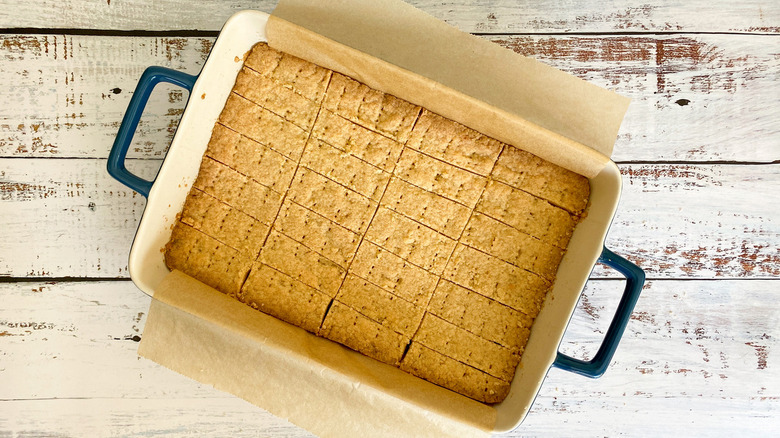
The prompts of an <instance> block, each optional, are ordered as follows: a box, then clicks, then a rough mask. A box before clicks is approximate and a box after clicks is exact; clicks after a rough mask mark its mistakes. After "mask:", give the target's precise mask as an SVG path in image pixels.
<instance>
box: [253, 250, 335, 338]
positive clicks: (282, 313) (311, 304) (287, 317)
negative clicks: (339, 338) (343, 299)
mask: <svg viewBox="0 0 780 438" xmlns="http://www.w3.org/2000/svg"><path fill="white" fill-rule="evenodd" d="M239 299H240V300H241V301H243V302H245V303H247V304H249V305H250V306H252V307H254V308H255V309H257V310H260V311H262V312H265V313H267V314H269V315H272V316H275V317H277V318H279V319H281V320H282V321H286V322H289V323H290V324H293V325H296V326H298V327H301V328H302V329H305V330H308V331H310V332H312V333H317V330H319V328H320V324H321V323H322V320H323V319H324V318H325V311H326V310H327V308H328V305H329V304H330V301H331V298H330V297H329V296H327V295H325V294H324V293H322V292H320V291H318V290H317V289H314V288H313V287H311V286H308V285H306V284H304V283H302V282H300V281H298V280H296V279H294V278H292V277H290V276H289V275H287V274H285V273H283V272H281V271H278V270H276V269H273V268H271V267H269V266H267V265H264V264H262V263H255V264H254V266H253V267H252V271H251V272H250V273H249V277H248V278H247V279H246V282H245V283H244V286H243V287H242V288H241V293H240V295H239Z"/></svg>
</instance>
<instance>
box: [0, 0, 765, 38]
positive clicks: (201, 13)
mask: <svg viewBox="0 0 780 438" xmlns="http://www.w3.org/2000/svg"><path fill="white" fill-rule="evenodd" d="M407 2H408V3H410V4H412V5H414V6H416V7H417V8H420V9H422V10H423V11H425V12H427V13H429V14H431V15H433V16H434V17H436V18H438V19H440V20H444V21H446V22H448V23H450V24H452V25H453V26H455V27H458V28H459V29H461V30H464V31H466V32H492V33H545V32H556V33H557V32H599V33H609V32H761V33H778V32H780V27H778V26H777V23H778V22H779V21H780V9H778V7H777V5H776V4H774V3H772V2H768V1H761V0H746V1H741V2H733V1H727V0H716V1H703V0H696V1H687V2H678V1H673V0H660V1H654V2H648V1H646V0H605V1H599V2H595V3H594V2H593V1H592V0H554V1H546V2H537V1H530V0H523V1H513V0H478V1H467V0H458V1H446V2H442V1H437V0H408V1H407ZM276 3H277V2H276V1H275V0H255V1H247V0H244V1H233V2H229V3H226V2H223V1H219V0H206V1H199V2H193V3H192V4H190V5H188V7H187V8H182V7H181V4H180V3H179V2H178V1H176V0H157V1H155V0H137V1H133V2H128V1H119V0H113V1H112V0H106V1H103V2H91V1H88V0H64V1H60V2H57V3H56V5H55V4H54V3H53V2H52V1H51V0H35V1H31V2H27V3H26V4H25V7H24V8H19V7H16V6H17V4H16V3H14V2H13V1H12V0H3V1H2V2H0V10H4V11H7V13H6V14H4V15H3V16H2V17H0V27H3V28H18V27H22V28H80V29H116V30H135V29H144V30H192V29H197V30H211V31H217V30H219V29H220V28H221V27H222V25H223V24H225V20H227V18H228V17H230V15H232V14H233V13H235V12H238V11H240V10H242V9H257V10H261V11H265V12H269V13H270V12H271V11H272V10H273V8H274V7H275V6H276ZM704 11H706V13H703V12H704ZM96 16H99V17H100V19H99V20H97V19H95V17H96Z"/></svg>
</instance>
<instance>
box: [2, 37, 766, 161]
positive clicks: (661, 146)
mask: <svg viewBox="0 0 780 438" xmlns="http://www.w3.org/2000/svg"><path fill="white" fill-rule="evenodd" d="M490 38H491V39H492V40H493V41H495V42H497V43H499V44H501V45H503V46H505V47H508V48H510V49H512V50H515V51H516V52H518V53H521V54H523V55H526V56H531V57H534V58H537V59H540V60H542V61H543V62H546V63H549V64H550V65H553V66H554V67H556V68H560V69H562V70H564V71H568V72H570V73H572V74H574V75H577V76H579V77H581V78H583V79H586V80H589V81H591V82H593V83H595V84H598V85H601V86H604V87H606V88H609V89H612V90H614V91H616V92H618V93H621V94H624V95H626V96H629V97H631V98H632V99H633V102H632V104H631V106H630V108H629V111H628V114H627V116H626V119H625V121H624V123H623V126H622V128H621V130H620V133H619V136H618V139H617V143H616V145H615V153H614V154H613V159H614V160H615V161H618V162H620V161H708V160H718V161H747V162H756V161H760V162H772V161H775V160H778V159H780V148H778V147H777V142H778V140H777V139H778V136H780V118H777V117H773V110H774V106H775V100H776V96H777V93H778V82H777V80H776V79H777V78H778V77H780V61H779V60H778V59H777V57H776V54H775V53H774V52H775V50H774V46H773V45H772V44H771V41H772V38H774V37H768V36H755V35H751V36H733V35H732V36H724V35H679V36H668V37H667V36H611V37H610V36H608V37H601V36H580V37H569V36H547V37H543V36H532V37H513V36H491V37H490ZM212 41H213V40H212V39H209V38H160V37H104V36H62V35H43V36H17V35H5V36H0V59H2V60H3V64H2V66H0V83H4V84H8V85H7V86H6V87H2V88H0V99H2V100H3V101H6V102H15V105H8V106H4V107H3V108H1V109H0V157H101V158H102V157H106V156H107V155H108V150H109V148H110V145H111V144H112V143H113V139H114V136H115V135H116V132H117V130H118V128H119V122H120V121H121V120H122V116H123V115H124V112H125V110H126V108H127V104H128V102H129V100H130V96H131V95H132V93H133V90H134V89H135V85H136V83H137V81H138V78H139V77H140V76H141V73H142V72H143V70H144V69H145V68H146V67H148V66H150V65H162V66H166V67H170V68H175V69H178V70H182V71H185V72H188V73H197V72H199V71H200V68H201V67H202V65H203V62H204V61H205V59H206V57H207V56H208V52H209V50H210V48H211V44H212ZM95 59H100V60H101V62H95ZM186 98H187V93H186V92H185V91H183V90H181V89H178V88H175V87H173V86H168V85H161V86H160V87H159V88H158V89H157V90H156V91H155V93H154V94H153V96H152V100H151V101H150V103H149V105H148V106H147V109H146V112H145V113H144V117H143V118H142V119H141V124H140V126H139V130H138V132H137V134H136V137H135V140H134V143H133V146H132V147H131V149H130V153H129V155H128V156H129V157H131V158H155V157H156V158H159V157H162V156H163V155H164V153H165V150H166V149H167V146H168V145H169V144H170V141H171V139H172V137H173V133H174V132H175V129H176V125H177V123H178V120H179V118H180V116H181V113H182V110H183V107H184V102H185V101H186ZM746 137H749V138H750V139H751V141H750V143H749V144H744V145H743V142H744V139H745V138H746ZM735 144H740V145H741V146H740V147H735Z"/></svg>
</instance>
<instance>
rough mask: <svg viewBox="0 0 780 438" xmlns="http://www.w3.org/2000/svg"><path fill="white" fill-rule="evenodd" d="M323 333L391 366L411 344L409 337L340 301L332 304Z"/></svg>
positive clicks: (321, 334)
mask: <svg viewBox="0 0 780 438" xmlns="http://www.w3.org/2000/svg"><path fill="white" fill-rule="evenodd" d="M319 335H320V336H324V337H326V338H328V339H330V340H332V341H336V342H338V343H340V344H343V345H346V346H347V347H349V348H351V349H353V350H356V351H359V352H361V353H363V354H365V355H366V356H368V357H371V358H374V359H376V360H379V361H382V362H385V363H388V364H391V365H396V364H398V362H399V361H400V360H401V357H402V356H403V353H404V350H405V349H406V345H407V344H408V343H409V338H407V337H405V336H403V335H401V334H399V333H396V332H394V331H393V330H390V329H389V328H387V327H385V326H383V325H382V324H380V323H378V322H376V321H373V320H371V319H369V318H367V317H366V316H364V315H362V314H361V313H360V312H358V311H356V310H354V309H352V308H350V307H347V306H345V305H343V304H341V303H339V302H338V301H336V302H334V303H333V305H332V306H331V307H330V310H329V311H328V314H327V315H326V316H325V321H323V323H322V327H321V328H320V331H319Z"/></svg>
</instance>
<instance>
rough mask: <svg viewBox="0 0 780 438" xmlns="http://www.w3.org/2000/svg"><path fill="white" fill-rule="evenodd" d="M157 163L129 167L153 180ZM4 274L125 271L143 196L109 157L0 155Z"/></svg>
mask: <svg viewBox="0 0 780 438" xmlns="http://www.w3.org/2000/svg"><path fill="white" fill-rule="evenodd" d="M159 165H160V161H159V160H134V161H129V162H128V169H130V170H131V171H134V172H137V173H138V175H139V176H141V177H143V178H147V179H149V178H152V177H153V176H154V175H155V174H156V171H157V168H158V167H159ZM0 202H1V204H0V205H2V207H0V209H2V214H1V215H0V276H5V277H24V276H31V277H63V276H76V277H84V276H86V277H110V278H113V277H120V278H124V277H127V276H128V272H127V257H128V254H129V253H130V245H131V244H132V242H133V236H134V235H135V230H136V228H138V222H139V220H140V218H141V214H142V213H143V209H144V206H145V205H146V199H145V198H143V197H142V196H140V195H138V194H137V193H135V192H134V191H132V190H130V189H128V188H126V187H125V186H123V185H122V184H120V183H119V182H117V181H116V180H114V179H113V178H111V176H109V175H108V172H107V171H106V160H92V159H87V160H43V159H39V158H38V159H36V158H32V159H8V158H6V159H3V160H0Z"/></svg>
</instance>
